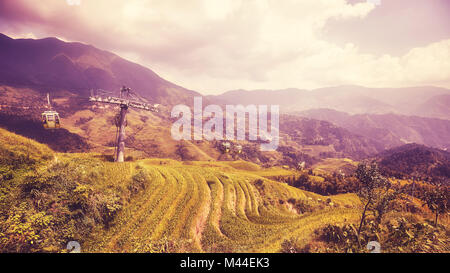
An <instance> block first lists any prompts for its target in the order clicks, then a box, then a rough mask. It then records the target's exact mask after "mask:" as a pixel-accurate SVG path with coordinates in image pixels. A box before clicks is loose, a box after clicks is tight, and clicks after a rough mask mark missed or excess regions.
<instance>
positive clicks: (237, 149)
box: [236, 145, 242, 154]
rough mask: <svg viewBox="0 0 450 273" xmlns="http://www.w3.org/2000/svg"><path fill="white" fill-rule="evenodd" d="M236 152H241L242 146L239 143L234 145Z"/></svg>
mask: <svg viewBox="0 0 450 273" xmlns="http://www.w3.org/2000/svg"><path fill="white" fill-rule="evenodd" d="M236 152H237V153H238V154H240V153H242V146H241V145H236Z"/></svg>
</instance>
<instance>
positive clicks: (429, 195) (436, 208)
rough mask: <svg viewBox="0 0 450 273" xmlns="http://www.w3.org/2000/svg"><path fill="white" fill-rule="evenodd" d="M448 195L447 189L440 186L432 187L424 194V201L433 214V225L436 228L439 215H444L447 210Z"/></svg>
mask: <svg viewBox="0 0 450 273" xmlns="http://www.w3.org/2000/svg"><path fill="white" fill-rule="evenodd" d="M449 199H450V194H449V190H448V187H445V186H440V187H434V188H433V189H431V190H428V191H426V192H425V196H424V201H425V203H426V204H427V205H428V207H429V208H430V210H431V211H432V212H433V213H434V214H435V220H434V225H435V226H436V227H437V224H438V217H439V214H441V213H445V212H447V210H448V202H449Z"/></svg>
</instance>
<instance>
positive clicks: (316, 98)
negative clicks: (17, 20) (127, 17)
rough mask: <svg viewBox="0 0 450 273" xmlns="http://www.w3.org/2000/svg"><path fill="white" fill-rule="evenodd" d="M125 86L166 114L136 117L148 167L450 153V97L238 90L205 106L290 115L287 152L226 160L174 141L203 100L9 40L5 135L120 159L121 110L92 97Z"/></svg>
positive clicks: (52, 49)
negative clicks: (174, 131) (391, 151)
mask: <svg viewBox="0 0 450 273" xmlns="http://www.w3.org/2000/svg"><path fill="white" fill-rule="evenodd" d="M122 85H125V86H128V87H131V88H132V89H133V90H135V92H137V93H138V94H139V95H141V96H142V97H144V98H146V99H147V100H148V101H150V102H154V103H160V104H162V105H163V107H162V111H161V112H160V113H149V112H144V111H135V110H133V111H130V114H129V115H128V128H127V136H128V138H127V140H126V146H127V148H128V149H129V151H128V153H130V154H133V155H135V156H138V157H139V156H154V157H172V158H176V159H183V160H217V159H220V160H229V159H232V158H234V159H236V157H237V158H238V159H239V158H240V159H244V160H248V161H252V162H255V163H261V164H272V165H281V164H286V165H292V166H295V165H297V164H298V162H301V161H306V162H307V163H308V164H314V163H315V162H317V160H319V159H320V158H326V157H349V158H353V159H357V160H359V159H362V158H367V157H370V156H373V155H375V154H377V153H380V152H382V151H383V150H385V149H388V148H393V147H397V146H400V145H402V144H405V143H411V142H415V143H420V144H424V145H427V146H432V147H436V148H440V149H448V147H449V145H450V143H449V141H448V140H449V139H450V125H449V123H450V116H449V97H450V90H448V89H445V88H437V87H413V88H377V89H375V88H366V87H359V86H340V87H330V88H321V89H316V90H300V89H285V90H278V91H272V90H257V91H245V90H235V91H229V92H226V93H224V94H222V95H218V96H204V102H208V103H210V102H213V103H217V104H219V105H224V104H243V105H247V104H272V105H273V104H278V105H280V109H281V112H282V115H281V116H280V145H279V149H278V150H277V151H276V152H272V153H262V152H260V151H258V149H257V147H258V145H256V143H252V142H248V141H244V142H242V144H243V148H244V149H243V153H242V154H240V155H233V156H223V155H221V152H220V147H219V146H220V143H217V142H206V141H187V142H183V143H180V142H177V141H174V140H173V139H172V138H171V136H170V126H171V123H172V122H173V120H171V118H170V117H169V116H170V112H169V110H170V107H171V106H173V105H176V104H180V103H182V104H187V105H192V103H193V97H194V96H201V94H200V93H198V92H195V91H192V90H188V89H186V88H183V87H181V86H178V85H176V84H174V83H171V82H169V81H166V80H164V79H163V78H161V77H159V76H158V75H157V74H156V73H155V72H153V71H152V70H150V69H148V68H146V67H143V66H141V65H139V64H135V63H133V62H130V61H127V60H125V59H123V58H121V57H119V56H118V55H116V54H113V53H111V52H107V51H104V50H100V49H97V48H95V47H94V46H91V45H85V44H82V43H78V42H64V41H61V40H58V39H56V38H45V39H38V40H34V39H12V38H10V37H8V36H6V35H3V34H0V94H1V96H0V126H1V127H4V128H6V129H8V130H10V131H13V132H15V133H18V134H21V135H25V136H27V137H29V138H33V139H35V140H37V141H39V142H42V143H47V144H49V145H50V147H51V148H52V149H54V150H56V151H64V152H66V151H71V152H76V151H85V150H90V151H98V152H111V151H112V149H113V146H114V141H115V138H114V135H115V130H116V129H115V126H114V122H113V121H114V116H115V115H116V114H117V109H116V108H115V107H112V106H109V105H95V104H92V103H90V102H89V101H88V96H89V90H90V89H105V90H109V91H118V90H119V88H120V87H121V86H122ZM47 92H49V93H50V94H51V97H52V102H53V106H54V108H55V109H56V110H57V111H58V112H59V113H60V115H61V118H62V123H63V129H61V130H59V131H58V132H57V133H56V132H55V133H51V132H48V131H45V130H44V129H42V128H41V126H40V112H42V111H43V110H45V109H46V108H45V105H46V101H45V93H47ZM205 105H206V103H205ZM412 114H414V116H411V115H412Z"/></svg>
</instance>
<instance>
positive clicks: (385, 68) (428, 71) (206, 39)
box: [0, 0, 450, 93]
mask: <svg viewBox="0 0 450 273" xmlns="http://www.w3.org/2000/svg"><path fill="white" fill-rule="evenodd" d="M376 8H378V7H375V6H374V5H373V4H369V3H366V2H360V3H356V4H349V3H347V1H344V0H283V1H275V0H230V1H223V0H190V1H179V0H164V1H163V0H159V1H157V0H148V1H147V0H134V1H122V0H95V1H93V0H82V1H81V4H80V5H68V4H67V2H66V1H64V0H60V1H59V0H54V1H53V2H52V4H46V5H43V4H42V3H41V2H39V1H32V0H4V1H2V2H1V3H0V18H3V19H0V31H1V32H4V33H6V34H9V35H13V36H20V35H25V34H26V35H28V36H32V35H33V36H36V37H45V36H57V37H60V38H63V39H65V40H71V41H81V42H85V43H89V44H93V45H95V46H97V47H99V48H102V49H106V50H111V51H113V52H115V53H117V54H119V55H122V56H124V57H127V58H130V59H131V60H133V61H137V62H139V63H141V64H143V65H146V66H148V67H149V68H151V69H153V70H154V71H155V72H156V73H158V74H160V75H161V76H162V77H164V78H166V79H168V80H170V81H173V82H175V83H177V84H180V85H182V86H185V87H187V88H190V89H194V90H197V91H200V92H203V93H213V92H219V91H225V90H230V89H237V88H246V89H256V88H273V89H275V88H286V87H298V88H316V87H323V86H329V85H338V84H359V85H366V86H405V85H406V86H409V85H421V84H441V83H442V84H444V85H445V84H446V83H449V82H450V81H449V79H450V75H449V73H450V72H449V71H450V70H449V69H448V67H449V61H450V58H448V55H449V48H450V45H449V41H448V40H443V41H441V42H435V43H432V44H430V45H428V46H424V47H417V48H413V49H411V50H410V51H409V52H408V53H407V54H405V55H403V56H391V55H388V54H367V53H364V51H363V50H362V49H360V48H359V47H358V45H355V44H352V43H351V41H350V42H347V43H345V44H344V45H337V44H335V43H333V42H331V41H329V40H327V37H326V35H324V34H325V33H324V29H325V27H326V25H327V24H329V23H330V22H335V21H336V20H337V21H345V20H354V21H355V23H358V20H364V18H366V17H367V16H368V15H369V14H370V13H372V12H373V11H374V10H375V9H376ZM380 20H381V19H380ZM367 35H370V33H367Z"/></svg>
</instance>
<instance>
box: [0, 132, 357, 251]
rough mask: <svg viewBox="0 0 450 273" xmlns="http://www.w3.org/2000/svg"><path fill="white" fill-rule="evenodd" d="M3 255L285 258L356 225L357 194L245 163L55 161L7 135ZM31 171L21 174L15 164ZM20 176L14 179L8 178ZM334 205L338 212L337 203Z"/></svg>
mask: <svg viewBox="0 0 450 273" xmlns="http://www.w3.org/2000/svg"><path fill="white" fill-rule="evenodd" d="M0 141H1V142H2V143H8V144H7V145H6V144H5V145H2V148H1V151H2V155H7V156H6V157H4V158H5V159H3V160H2V161H1V168H2V177H1V188H0V190H1V193H2V195H1V207H0V208H1V211H0V217H1V219H0V249H2V251H5V252H8V251H20V252H34V251H64V248H65V245H66V244H67V242H68V241H71V240H76V241H79V242H80V243H81V245H82V248H83V251H92V252H152V251H195V252H199V251H200V252H202V251H205V252H228V251H233V252H242V251H245V252H248V251H249V252H277V251H280V249H281V243H282V242H283V241H284V240H286V239H290V238H293V237H295V238H297V239H298V240H299V242H300V243H304V244H306V243H307V242H308V240H310V238H311V235H312V233H313V232H314V230H316V229H317V228H320V227H322V226H325V225H327V224H331V223H332V224H336V223H340V222H344V221H347V222H350V223H351V222H356V221H357V219H358V217H359V199H358V197H357V196H356V195H354V194H345V195H339V196H332V197H330V200H328V202H326V201H325V200H326V199H327V198H325V197H322V196H320V195H317V194H314V193H310V192H306V191H302V190H299V189H296V188H293V187H290V186H287V185H286V184H283V183H279V182H276V181H272V180H269V179H266V178H263V177H262V176H261V175H265V174H267V173H270V172H283V171H284V172H285V170H276V169H273V168H272V169H270V170H265V169H259V168H257V166H255V165H253V164H246V163H245V162H242V161H237V162H223V163H220V162H214V163H211V164H210V166H208V162H196V161H192V162H179V161H175V160H159V159H158V160H156V159H145V160H140V161H136V162H125V163H123V164H115V163H112V162H107V161H106V160H105V159H104V157H103V156H102V155H99V154H56V153H54V152H52V151H51V150H50V149H49V148H47V147H46V146H44V145H42V144H38V143H36V142H34V141H31V140H28V139H26V138H23V137H20V136H17V135H14V134H12V133H9V132H7V131H5V130H1V131H0ZM15 161H17V162H24V164H15V165H14V164H13V163H12V162H15ZM11 167H12V168H15V169H14V175H12V174H11V172H9V174H8V173H6V171H3V170H5V169H6V168H11ZM330 201H331V202H330Z"/></svg>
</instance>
